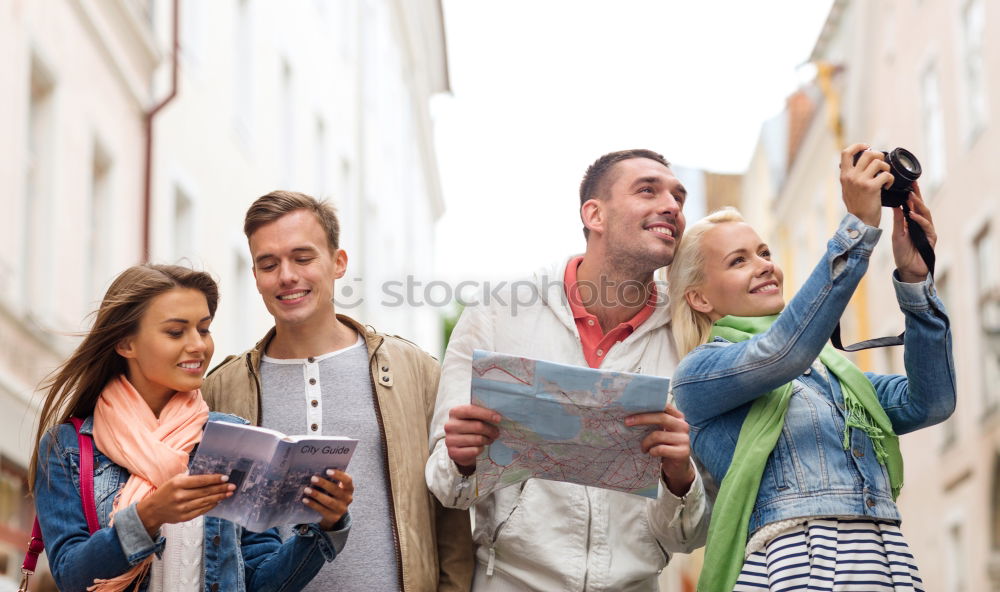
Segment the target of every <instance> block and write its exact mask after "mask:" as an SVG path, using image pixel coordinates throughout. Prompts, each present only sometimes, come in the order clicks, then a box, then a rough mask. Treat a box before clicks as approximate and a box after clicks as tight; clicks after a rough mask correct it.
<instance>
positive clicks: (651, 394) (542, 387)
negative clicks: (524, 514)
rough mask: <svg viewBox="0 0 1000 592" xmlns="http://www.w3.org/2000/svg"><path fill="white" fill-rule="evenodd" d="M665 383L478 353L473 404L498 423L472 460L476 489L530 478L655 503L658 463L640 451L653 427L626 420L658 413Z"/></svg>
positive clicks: (666, 387)
mask: <svg viewBox="0 0 1000 592" xmlns="http://www.w3.org/2000/svg"><path fill="white" fill-rule="evenodd" d="M669 388H670V380H669V379H667V378H663V377H657V376H644V375H640V374H630V373H627V372H611V371H607V370H600V369H592V368H582V367H578V366H569V365H565V364H556V363H554V362H545V361H541V360H533V359H531V358H523V357H519V356H511V355H507V354H500V353H494V352H487V351H482V350H475V352H473V356H472V403H473V404H475V405H480V406H482V407H488V408H490V409H492V410H494V411H496V412H497V413H499V414H500V415H501V417H502V419H501V421H500V437H499V438H497V439H496V441H494V442H493V444H491V445H490V446H489V447H487V448H486V450H485V451H484V452H483V453H482V454H480V455H479V458H478V459H477V461H476V475H477V477H476V478H477V480H478V484H479V488H480V490H482V489H499V488H501V487H507V486H508V485H514V484H516V483H520V482H521V481H524V480H525V479H528V478H530V477H535V478H538V479H551V480H554V481H567V482H569V483H578V484H581V485H590V486H593V487H603V488H606V489H614V490H617V491H624V492H626V493H633V494H637V495H642V496H646V497H649V498H655V497H656V495H657V484H658V482H659V470H660V463H659V460H658V459H657V458H654V457H652V456H650V455H649V454H646V453H644V452H643V451H642V440H643V438H645V437H646V435H647V434H649V433H650V432H652V431H653V430H654V429H655V427H653V426H639V427H634V428H629V427H626V426H625V418H626V417H627V416H629V415H633V414H635V413H645V412H650V411H654V412H655V411H662V410H663V408H664V407H665V406H666V401H667V391H668V390H669Z"/></svg>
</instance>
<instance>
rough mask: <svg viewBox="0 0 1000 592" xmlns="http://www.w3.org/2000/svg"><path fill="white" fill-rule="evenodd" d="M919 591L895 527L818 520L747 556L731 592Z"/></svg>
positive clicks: (910, 560) (914, 569)
mask: <svg viewBox="0 0 1000 592" xmlns="http://www.w3.org/2000/svg"><path fill="white" fill-rule="evenodd" d="M923 589H924V588H923V582H922V581H921V580H920V575H919V574H918V573H917V567H916V565H915V564H914V560H913V555H911V554H910V550H909V548H908V547H907V546H906V542H905V541H904V540H903V535H902V533H900V531H899V527H898V526H896V525H895V524H892V523H889V522H874V521H866V520H860V521H854V520H844V519H839V520H838V519H836V518H820V519H811V520H807V521H806V522H804V523H802V524H799V525H798V526H795V527H793V528H791V529H789V530H787V531H785V532H783V533H782V534H780V535H779V536H777V537H775V538H774V539H773V540H771V541H770V542H768V543H767V545H765V547H764V548H763V549H761V550H759V551H757V552H755V553H753V554H751V555H750V556H749V557H748V558H747V560H746V562H745V563H744V565H743V571H741V572H740V577H739V579H737V581H736V586H735V587H734V588H733V592H760V591H761V590H769V591H772V592H778V591H785V590H789V591H790V590H827V591H835V592H862V591H863V592H872V591H876V592H877V591H880V590H919V591H921V592H922V591H923Z"/></svg>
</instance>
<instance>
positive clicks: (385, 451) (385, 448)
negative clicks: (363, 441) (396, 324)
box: [368, 338, 406, 590]
mask: <svg viewBox="0 0 1000 592" xmlns="http://www.w3.org/2000/svg"><path fill="white" fill-rule="evenodd" d="M383 343H385V338H383V339H382V341H381V342H379V344H378V345H377V346H376V347H375V349H374V350H372V352H371V355H370V356H369V358H368V378H369V379H371V383H372V399H373V400H374V403H375V419H376V420H377V421H378V433H379V437H380V439H381V440H382V458H383V459H384V460H385V482H386V483H387V484H388V485H389V487H388V488H387V489H388V491H386V495H387V496H388V497H389V514H390V518H391V520H390V523H391V524H392V540H393V542H395V546H396V562H397V565H399V589H400V590H405V589H406V585H405V584H404V582H403V550H402V549H401V548H400V546H399V528H398V527H397V526H396V500H395V499H393V496H392V475H391V474H390V472H389V443H388V442H387V441H386V439H385V423H384V422H383V421H382V407H381V406H380V405H379V402H378V391H377V390H376V389H377V388H378V385H377V384H376V382H375V373H374V371H373V370H372V360H373V359H374V358H375V352H377V351H378V349H379V348H380V347H382V344H383Z"/></svg>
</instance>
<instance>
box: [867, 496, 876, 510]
mask: <svg viewBox="0 0 1000 592" xmlns="http://www.w3.org/2000/svg"><path fill="white" fill-rule="evenodd" d="M865 504H867V505H868V507H869V508H874V507H875V500H873V499H872V498H868V499H867V500H865Z"/></svg>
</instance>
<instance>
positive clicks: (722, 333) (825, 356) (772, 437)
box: [698, 315, 903, 592]
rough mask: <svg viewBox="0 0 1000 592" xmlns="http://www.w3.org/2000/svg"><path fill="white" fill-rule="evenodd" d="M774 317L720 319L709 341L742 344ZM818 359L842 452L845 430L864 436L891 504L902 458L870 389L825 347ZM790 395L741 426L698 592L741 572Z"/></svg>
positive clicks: (720, 589) (768, 401)
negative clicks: (839, 403)
mask: <svg viewBox="0 0 1000 592" xmlns="http://www.w3.org/2000/svg"><path fill="white" fill-rule="evenodd" d="M776 318H778V316H777V315H773V316H769V317H733V316H728V317H723V318H721V319H719V320H718V321H716V323H715V325H714V326H713V327H712V333H711V336H712V337H722V338H723V339H726V340H727V341H731V342H734V343H735V342H738V341H745V340H747V339H750V338H751V337H753V336H754V335H757V334H759V333H763V332H764V331H767V329H768V328H769V327H770V326H771V323H773V322H774V320H775V319H776ZM819 359H820V361H821V362H823V364H824V365H825V366H826V367H827V369H828V370H829V371H831V372H832V373H833V374H834V375H835V376H836V377H837V379H838V380H839V381H840V390H841V391H842V393H843V395H844V405H845V408H846V410H847V421H846V426H845V428H844V449H845V450H846V449H847V448H848V447H849V446H850V429H851V428H857V429H860V430H863V431H864V432H865V433H866V434H868V436H869V437H870V438H871V440H872V444H873V446H874V449H875V455H876V457H877V458H878V460H879V462H880V463H882V464H883V465H885V466H886V468H887V470H888V473H889V483H890V485H891V487H892V497H893V499H895V498H896V497H897V496H898V495H899V491H900V489H902V487H903V457H902V456H901V455H900V453H899V438H898V437H897V436H896V434H895V432H893V430H892V423H891V422H890V421H889V417H888V416H887V415H886V414H885V410H883V409H882V405H881V404H880V403H879V402H878V398H877V397H876V396H875V388H874V387H873V386H872V383H871V381H869V380H868V377H866V376H865V375H864V373H862V372H861V370H859V369H858V367H857V366H855V365H854V364H852V363H851V361H850V360H848V359H847V358H845V357H844V356H842V355H841V354H840V353H838V352H837V351H836V350H834V349H833V348H832V347H830V345H829V344H827V345H826V347H824V348H823V351H822V352H821V353H820V355H819ZM791 394H792V384H791V383H788V384H786V385H784V386H780V387H778V388H776V389H774V390H773V391H771V392H769V393H767V394H765V395H762V396H761V397H759V398H758V399H757V400H756V401H754V403H753V406H752V407H751V408H750V413H749V414H748V415H747V417H746V419H745V420H744V421H743V427H742V428H741V429H740V437H739V440H738V441H737V442H736V450H735V451H734V453H733V460H732V463H731V464H730V465H729V470H728V471H727V472H726V476H725V477H724V478H723V479H722V484H721V486H720V488H719V495H718V497H717V499H716V501H715V508H714V509H713V510H712V521H711V523H710V524H709V529H708V544H707V546H706V548H705V563H704V567H703V568H702V570H701V577H700V578H699V580H698V591H699V592H724V591H728V590H732V589H733V586H734V585H735V584H736V579H737V578H738V577H739V574H740V570H742V569H743V555H744V553H745V550H746V546H747V529H748V528H749V525H750V515H751V514H752V513H753V508H754V503H755V502H756V501H757V491H758V489H759V488H760V480H761V478H762V477H763V475H764V467H765V465H766V464H767V459H768V457H769V456H770V455H771V451H772V450H774V446H775V444H777V442H778V436H779V435H780V434H781V428H782V427H783V426H784V425H785V413H786V412H787V411H788V400H789V399H790V398H791Z"/></svg>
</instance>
